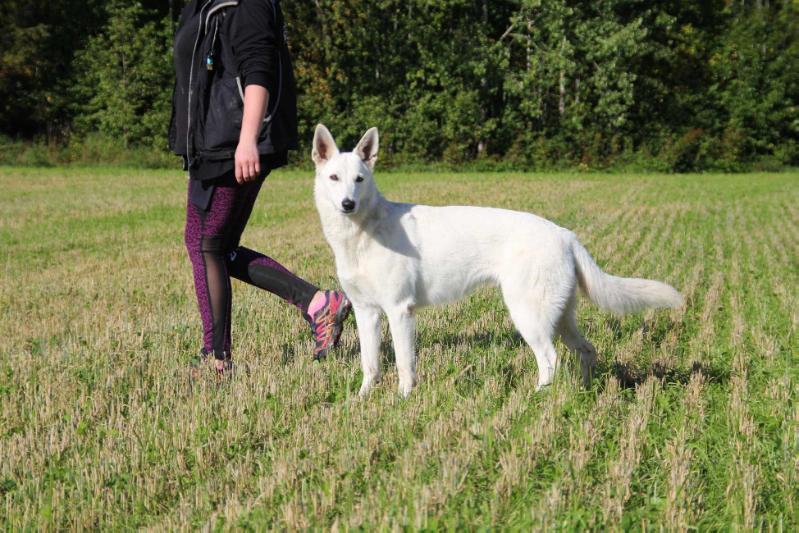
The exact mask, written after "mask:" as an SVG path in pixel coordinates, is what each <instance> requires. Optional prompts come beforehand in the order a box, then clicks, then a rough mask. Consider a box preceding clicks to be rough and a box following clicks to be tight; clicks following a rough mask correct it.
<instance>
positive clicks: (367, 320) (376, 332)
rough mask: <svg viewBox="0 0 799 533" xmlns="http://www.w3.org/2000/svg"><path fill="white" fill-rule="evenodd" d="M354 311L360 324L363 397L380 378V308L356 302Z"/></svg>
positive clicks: (360, 393) (361, 392) (361, 394)
mask: <svg viewBox="0 0 799 533" xmlns="http://www.w3.org/2000/svg"><path fill="white" fill-rule="evenodd" d="M353 311H354V312H355V321H356V322H357V324H358V339H359V341H360V344H361V369H362V370H363V383H362V384H361V390H360V392H359V393H358V394H359V395H360V396H361V397H362V398H363V397H364V396H366V395H367V394H368V393H369V389H371V388H372V385H374V383H375V382H376V381H377V380H378V379H380V309H379V308H377V307H372V306H362V305H357V304H354V305H353Z"/></svg>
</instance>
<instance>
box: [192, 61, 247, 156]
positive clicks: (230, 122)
mask: <svg viewBox="0 0 799 533" xmlns="http://www.w3.org/2000/svg"><path fill="white" fill-rule="evenodd" d="M206 109H207V112H206V114H205V121H204V124H203V127H202V131H203V142H202V147H201V150H202V151H204V152H214V151H220V150H230V149H233V150H235V148H236V145H237V144H238V140H239V133H240V132H241V120H242V116H243V113H244V102H243V100H242V97H241V94H240V93H239V85H238V83H237V80H236V78H234V77H231V76H222V77H221V78H218V79H216V80H214V81H213V83H212V84H211V92H210V95H209V101H208V106H207V108H206Z"/></svg>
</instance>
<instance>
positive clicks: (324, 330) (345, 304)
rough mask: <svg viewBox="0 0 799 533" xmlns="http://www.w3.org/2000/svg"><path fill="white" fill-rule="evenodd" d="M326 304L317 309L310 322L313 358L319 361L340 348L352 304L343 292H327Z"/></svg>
mask: <svg viewBox="0 0 799 533" xmlns="http://www.w3.org/2000/svg"><path fill="white" fill-rule="evenodd" d="M324 295H325V302H324V303H323V304H322V307H320V308H319V309H317V310H316V311H315V312H314V314H313V315H312V316H309V320H308V322H309V323H310V325H311V331H312V333H313V337H314V341H315V343H316V344H315V346H314V349H313V358H314V360H316V361H318V360H320V359H323V358H324V357H326V356H327V353H328V352H329V351H330V350H331V349H332V348H335V347H336V346H338V341H339V338H340V337H341V331H342V330H343V329H344V321H345V320H347V316H349V314H350V310H351V309H352V304H351V303H350V301H349V300H348V299H347V296H346V295H345V294H344V293H343V292H339V291H325V292H324Z"/></svg>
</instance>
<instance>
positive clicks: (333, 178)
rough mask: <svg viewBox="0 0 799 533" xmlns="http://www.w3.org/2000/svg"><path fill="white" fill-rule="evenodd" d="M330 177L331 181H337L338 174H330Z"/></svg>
mask: <svg viewBox="0 0 799 533" xmlns="http://www.w3.org/2000/svg"><path fill="white" fill-rule="evenodd" d="M330 179H331V180H333V181H338V176H337V175H335V174H331V175H330Z"/></svg>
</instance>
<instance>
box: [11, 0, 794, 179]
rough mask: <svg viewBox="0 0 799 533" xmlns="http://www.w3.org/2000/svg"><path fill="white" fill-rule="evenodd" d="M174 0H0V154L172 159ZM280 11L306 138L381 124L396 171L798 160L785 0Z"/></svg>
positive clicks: (15, 158)
mask: <svg viewBox="0 0 799 533" xmlns="http://www.w3.org/2000/svg"><path fill="white" fill-rule="evenodd" d="M246 1H267V0H246ZM183 3H184V2H183V1H182V0H171V1H168V2H164V1H155V0H150V1H143V2H131V1H120V0H113V1H110V2H108V1H102V0H80V1H78V0H48V1H44V0H26V1H22V0H6V2H5V5H6V6H7V7H6V9H5V10H4V16H3V17H2V18H0V134H1V135H2V137H0V162H6V163H17V164H59V163H65V162H82V163H95V162H102V163H126V164H130V163H134V164H141V165H147V166H159V165H165V164H166V165H168V164H172V163H174V162H175V161H174V159H172V158H170V157H169V155H168V154H167V153H166V127H167V122H168V119H169V104H170V94H171V89H172V63H171V40H172V32H173V31H174V24H175V20H176V18H177V14H178V13H179V11H180V9H181V7H182V5H183ZM283 9H284V11H285V13H286V17H287V21H288V33H289V39H290V46H291V49H292V54H293V58H294V63H295V70H296V73H297V78H298V84H299V88H300V92H301V94H300V100H299V105H300V133H301V138H302V140H303V142H305V143H307V142H309V140H310V138H311V136H312V131H313V127H314V126H315V124H316V123H317V122H324V123H326V124H327V125H328V126H329V127H330V128H331V130H332V131H333V132H334V134H335V135H336V137H337V138H338V139H339V141H340V142H341V143H342V144H343V145H344V146H349V145H352V144H353V143H354V142H355V141H356V140H357V138H358V136H359V135H360V134H361V133H362V132H363V131H364V130H365V129H366V128H367V127H368V126H373V125H376V126H378V127H379V128H380V130H381V148H382V160H383V161H384V162H385V163H387V164H393V165H398V164H423V163H429V162H440V163H442V164H445V165H469V166H473V167H479V168H483V167H492V168H520V169H552V168H564V167H577V166H579V167H580V168H608V167H615V166H619V165H634V166H636V167H641V168H646V169H651V170H664V171H674V172H683V171H695V170H728V171H731V170H732V171H734V170H743V169H746V168H752V167H757V166H760V167H768V168H779V167H780V166H785V165H797V164H799V109H798V108H797V105H798V104H797V96H798V95H799V39H797V33H798V31H799V17H797V15H799V8H798V7H797V4H796V2H790V1H766V0H759V1H741V0H738V1H735V2H732V1H723V0H709V1H706V2H695V1H687V0H665V1H660V2H645V1H642V0H598V1H595V2H577V1H562V0H552V1H535V0H521V1H510V0H494V1H491V2H489V1H488V0H471V1H467V0H446V1H432V0H402V1H400V0H369V1H367V0H347V1H344V0H328V1H325V0H319V1H315V2H309V1H301V2H289V1H287V2H283ZM304 154H305V151H302V152H301V153H300V154H297V155H296V156H295V157H296V158H297V159H298V160H305V159H307V158H306V157H304Z"/></svg>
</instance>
